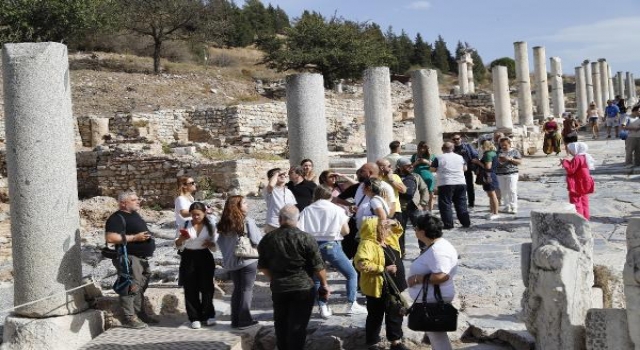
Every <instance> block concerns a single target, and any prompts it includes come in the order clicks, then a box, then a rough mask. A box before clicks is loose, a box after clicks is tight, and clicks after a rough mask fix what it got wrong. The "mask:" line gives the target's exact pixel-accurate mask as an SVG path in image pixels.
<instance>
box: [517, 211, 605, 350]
mask: <svg viewBox="0 0 640 350" xmlns="http://www.w3.org/2000/svg"><path fill="white" fill-rule="evenodd" d="M531 240H532V243H527V245H529V244H530V245H531V248H530V249H524V248H525V247H523V250H522V251H523V253H524V254H525V256H522V274H523V281H524V282H525V287H526V289H525V291H524V294H523V296H522V298H523V300H522V308H523V315H524V323H525V325H526V327H527V330H528V331H529V332H530V333H531V334H532V335H533V336H535V338H536V349H563V350H583V349H584V346H585V327H584V324H585V316H586V315H587V311H588V310H589V309H590V308H591V287H593V281H594V276H593V236H592V235H591V229H590V226H589V222H588V221H587V220H585V219H584V217H582V216H581V215H579V214H576V213H571V212H563V211H557V210H554V211H553V212H551V211H547V212H538V211H533V212H531Z"/></svg>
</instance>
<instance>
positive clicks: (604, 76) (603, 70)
mask: <svg viewBox="0 0 640 350" xmlns="http://www.w3.org/2000/svg"><path fill="white" fill-rule="evenodd" d="M598 67H599V69H600V98H601V101H600V103H601V104H602V108H604V107H606V106H607V100H609V99H610V98H611V97H612V96H609V76H608V72H609V69H607V60H606V59H604V58H600V59H599V60H598Z"/></svg>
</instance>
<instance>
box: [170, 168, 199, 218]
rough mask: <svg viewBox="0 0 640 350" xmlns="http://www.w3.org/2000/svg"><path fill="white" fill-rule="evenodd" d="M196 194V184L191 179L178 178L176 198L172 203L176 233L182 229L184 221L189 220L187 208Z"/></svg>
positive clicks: (185, 177)
mask: <svg viewBox="0 0 640 350" xmlns="http://www.w3.org/2000/svg"><path fill="white" fill-rule="evenodd" d="M195 192H196V182H195V181H194V180H193V178H192V177H189V176H180V177H178V188H177V195H178V196H177V197H176V199H175V201H174V210H173V211H174V214H175V215H176V231H179V230H180V229H181V228H184V223H185V221H187V220H189V219H190V218H191V213H189V206H190V205H191V203H193V202H194V199H193V193H195Z"/></svg>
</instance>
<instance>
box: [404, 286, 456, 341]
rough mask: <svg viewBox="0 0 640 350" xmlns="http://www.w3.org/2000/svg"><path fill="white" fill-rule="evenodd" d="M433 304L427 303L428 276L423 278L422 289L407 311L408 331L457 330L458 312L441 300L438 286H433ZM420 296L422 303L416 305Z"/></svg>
mask: <svg viewBox="0 0 640 350" xmlns="http://www.w3.org/2000/svg"><path fill="white" fill-rule="evenodd" d="M433 287H434V296H435V298H436V302H435V303H427V292H428V291H429V275H426V276H425V277H424V281H423V282H422V289H421V290H420V293H418V295H417V296H416V300H414V301H413V305H411V307H410V308H409V310H408V313H409V323H408V326H409V329H411V330H414V331H419V332H453V331H455V330H456V329H458V310H457V309H456V308H455V307H453V305H451V303H445V302H444V301H443V300H442V293H441V292H440V286H439V285H435V286H433ZM420 294H422V302H421V303H417V302H416V301H418V299H419V298H420Z"/></svg>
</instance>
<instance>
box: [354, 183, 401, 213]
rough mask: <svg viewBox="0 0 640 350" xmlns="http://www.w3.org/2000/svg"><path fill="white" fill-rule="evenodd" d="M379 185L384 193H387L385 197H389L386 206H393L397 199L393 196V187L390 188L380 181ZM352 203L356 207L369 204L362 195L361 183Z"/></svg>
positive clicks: (362, 186)
mask: <svg viewBox="0 0 640 350" xmlns="http://www.w3.org/2000/svg"><path fill="white" fill-rule="evenodd" d="M380 185H381V187H382V188H384V190H385V192H387V196H388V197H389V200H388V203H387V204H388V205H390V206H391V205H393V206H395V203H396V200H397V199H396V195H395V194H394V190H393V187H391V185H389V184H388V183H387V182H386V181H383V180H380ZM353 201H354V204H355V205H357V206H358V207H360V206H362V205H363V204H367V203H368V202H369V197H367V196H365V195H364V184H363V183H361V184H360V186H358V190H357V191H356V195H355V196H354V197H353ZM361 201H362V202H361Z"/></svg>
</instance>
